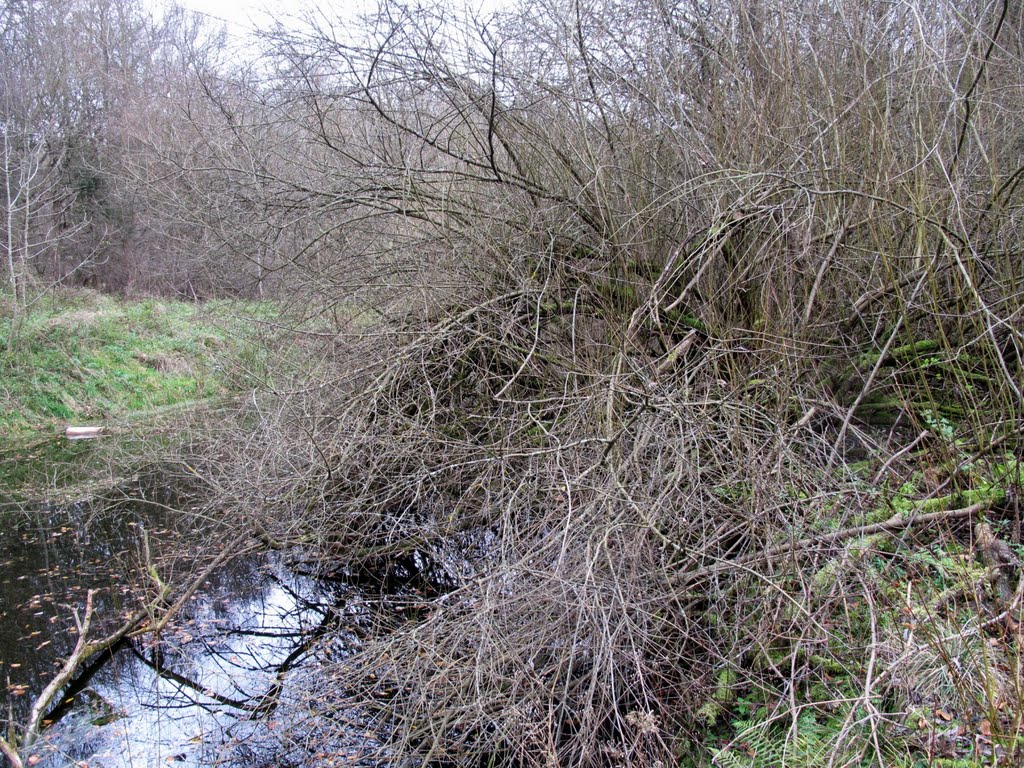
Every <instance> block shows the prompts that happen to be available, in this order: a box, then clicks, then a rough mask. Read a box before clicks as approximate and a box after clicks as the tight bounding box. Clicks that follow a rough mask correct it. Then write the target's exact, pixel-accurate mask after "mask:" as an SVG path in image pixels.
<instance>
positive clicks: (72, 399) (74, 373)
mask: <svg viewBox="0 0 1024 768" xmlns="http://www.w3.org/2000/svg"><path fill="white" fill-rule="evenodd" d="M10 302H11V298H10V296H7V295H5V296H2V297H0V434H2V435H6V436H8V437H10V436H12V435H19V434H25V433H29V432H31V431H34V430H44V431H46V430H53V429H57V428H59V427H60V426H62V425H64V424H66V423H82V422H101V421H103V420H106V419H112V418H119V417H124V416H127V415H129V414H134V413H137V412H140V411H149V410H152V409H157V408H162V407H167V406H174V405H179V404H181V403H185V402H189V401H193V400H200V399H205V398H209V397H214V396H217V395H223V394H227V393H229V392H230V391H232V390H234V389H237V388H239V387H241V386H243V385H244V383H245V381H246V377H247V375H248V374H247V373H246V372H247V371H249V372H251V369H252V366H251V365H246V364H245V363H246V361H248V362H249V363H251V362H252V361H253V360H254V359H255V357H256V355H255V354H254V353H253V346H252V343H251V340H252V338H253V330H252V329H253V327H254V325H253V323H252V322H251V320H252V318H253V317H254V315H256V314H258V313H259V311H260V309H259V307H257V306H253V305H247V304H244V303H240V302H231V303H228V302H217V303H211V304H206V305H197V304H189V303H184V302H178V301H172V300H167V299H143V300H134V301H128V300H121V299H117V298H114V297H111V296H106V295H103V294H100V293H97V292H95V291H88V290H75V291H73V292H60V293H55V294H53V295H51V296H49V297H47V298H45V299H44V300H43V301H42V302H40V303H39V304H37V305H36V306H35V307H33V308H32V311H31V313H29V314H28V315H27V316H26V317H23V318H22V319H21V320H20V321H19V322H18V323H17V324H15V323H13V322H12V319H11V318H12V312H11V306H10Z"/></svg>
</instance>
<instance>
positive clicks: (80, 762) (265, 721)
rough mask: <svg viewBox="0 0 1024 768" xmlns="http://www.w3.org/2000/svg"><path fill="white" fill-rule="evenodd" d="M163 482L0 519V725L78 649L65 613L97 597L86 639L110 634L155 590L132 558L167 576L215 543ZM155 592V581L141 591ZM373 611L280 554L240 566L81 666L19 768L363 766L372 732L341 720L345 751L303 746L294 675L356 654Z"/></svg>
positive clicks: (25, 509) (6, 508) (307, 724)
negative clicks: (162, 625) (160, 628)
mask: <svg viewBox="0 0 1024 768" xmlns="http://www.w3.org/2000/svg"><path fill="white" fill-rule="evenodd" d="M197 519H198V518H195V517H193V516H192V515H191V514H190V510H189V507H188V500H187V498H182V497H180V496H178V497H171V496H170V494H168V493H167V492H166V490H165V489H164V488H163V487H162V484H161V482H160V478H159V477H148V478H147V480H146V481H145V482H136V483H134V484H133V485H129V486H121V487H119V488H118V489H117V490H116V492H113V493H108V494H106V495H105V497H104V498H102V499H97V498H94V499H93V500H90V501H65V502H60V503H54V502H32V501H25V500H19V501H5V502H4V503H3V506H2V507H0V523H2V525H0V680H2V684H3V689H4V693H3V699H5V700H4V701H3V707H4V708H3V711H2V712H0V721H3V722H4V727H5V731H6V730H7V727H8V724H9V723H10V722H11V721H13V722H15V723H19V722H24V718H25V716H26V715H27V713H28V710H29V708H30V702H31V700H32V699H33V697H34V696H35V695H37V694H38V693H39V692H40V691H41V690H42V689H43V687H44V686H45V685H46V683H47V682H48V681H49V680H50V679H51V678H52V677H53V675H54V673H55V672H56V670H57V669H58V668H59V666H60V664H61V662H62V660H63V659H64V657H65V656H66V655H67V654H68V653H69V652H70V651H71V649H72V648H73V647H74V643H75V638H76V630H75V622H74V618H73V617H74V613H75V612H76V611H77V612H79V614H81V611H82V609H83V605H84V602H85V594H86V591H87V590H89V589H98V590H99V592H98V593H97V600H96V619H95V623H94V627H93V628H92V630H91V632H90V635H91V636H93V637H99V636H100V635H101V634H105V633H106V632H109V631H110V630H111V629H112V628H114V627H116V626H117V624H118V622H119V621H120V620H122V618H123V617H124V616H125V615H127V614H129V613H131V612H132V611H133V610H136V609H137V608H138V606H139V604H140V603H139V598H138V595H139V594H140V590H145V589H147V588H148V589H152V586H153V585H152V584H151V583H147V579H150V577H149V576H148V575H147V573H146V569H145V568H140V567H139V565H140V563H141V562H143V561H146V560H148V561H149V562H150V563H152V564H154V566H155V567H156V569H157V571H158V572H159V573H160V575H161V578H164V579H165V580H167V581H174V580H175V579H179V578H180V577H181V575H182V574H184V573H187V572H189V571H190V569H191V570H193V571H194V570H195V569H196V568H197V567H198V566H199V564H200V563H199V561H200V560H201V559H202V558H203V557H205V558H209V557H210V556H211V555H212V554H213V553H211V552H210V551H207V550H209V549H210V548H211V547H215V546H216V544H215V543H214V542H216V541H217V538H216V537H214V536H213V535H212V533H211V531H210V530H208V529H207V528H206V527H204V525H203V524H197ZM150 580H151V579H150ZM374 610H375V609H374V607H373V601H372V600H368V599H367V598H366V596H365V595H364V594H363V593H362V592H361V591H360V589H359V588H358V587H356V586H353V585H352V584H347V583H345V582H344V581H340V580H338V581H323V580H316V579H313V578H310V577H309V576H306V575H303V574H301V573H299V572H297V571H296V570H295V569H293V568H291V567H289V566H288V565H287V564H286V562H285V560H284V556H282V555H281V554H278V553H264V554H260V555H250V556H245V557H238V558H235V559H233V560H230V561H229V562H228V563H227V564H226V565H224V566H223V567H221V568H219V569H217V570H215V571H213V572H212V573H210V574H209V576H208V578H207V579H206V580H205V581H204V583H203V585H202V587H201V588H200V589H199V590H198V591H197V592H196V594H195V595H194V597H193V598H192V599H191V600H190V601H189V602H188V604H187V605H186V607H185V608H184V610H183V611H182V612H181V613H180V614H179V615H178V616H177V618H176V619H175V621H174V622H173V624H172V625H171V627H169V628H168V629H167V630H166V631H165V632H164V633H163V634H162V635H161V636H160V637H159V638H153V637H141V638H136V639H133V640H131V641H129V642H126V643H123V644H122V645H121V646H120V647H118V648H117V650H116V652H114V653H112V654H108V655H107V656H106V657H103V658H100V659H98V660H97V661H96V662H95V663H93V664H91V665H90V666H87V667H86V669H84V670H82V671H81V673H80V675H79V676H78V678H77V679H76V680H75V682H74V683H73V684H72V685H71V686H70V687H69V688H68V689H67V691H65V693H64V695H63V696H62V697H61V698H58V699H57V700H56V701H55V705H54V707H53V708H52V711H51V714H50V716H49V717H50V719H51V720H52V721H53V722H52V724H51V725H49V726H48V727H47V728H46V729H45V731H44V733H43V736H42V737H41V738H40V740H39V741H38V742H37V744H36V745H35V746H34V747H33V748H32V750H31V751H30V752H29V753H28V754H27V755H25V756H26V757H27V758H28V760H27V762H28V764H30V765H38V766H41V767H42V768H46V767H48V766H49V767H53V768H56V767H57V766H77V767H78V768H84V767H85V766H92V767H94V768H100V767H101V766H109V767H110V768H114V767H115V766H117V767H122V766H132V767H134V768H141V767H142V766H147V767H149V766H167V765H180V766H209V765H215V764H216V765H223V766H243V765H244V766H262V765H267V766H269V765H281V766H287V765H296V766H298V765H303V766H305V765H325V766H326V765H333V764H341V763H342V762H344V763H346V764H353V763H355V762H360V761H362V760H363V759H364V758H365V759H366V760H367V761H368V762H373V763H377V764H379V760H377V759H371V757H370V756H371V755H373V754H375V753H376V754H377V755H378V757H379V752H378V749H379V747H380V745H379V744H378V743H377V742H376V737H375V733H376V731H375V728H376V727H377V726H378V725H379V724H375V723H373V722H369V721H362V722H360V718H358V717H356V718H353V719H352V723H353V726H352V728H351V729H350V738H349V739H348V743H345V744H335V745H334V747H333V748H332V749H330V750H327V751H325V750H324V749H323V744H322V743H314V742H315V740H311V739H310V738H309V736H310V734H311V733H313V732H314V731H315V730H316V729H317V728H318V721H319V720H320V719H321V718H322V717H323V713H321V712H318V711H317V709H316V702H312V701H309V700H307V699H305V698H304V697H303V695H302V693H301V691H302V689H303V688H302V686H300V685H296V684H294V683H295V681H296V680H297V679H301V678H302V676H304V675H315V674H317V669H318V667H319V665H321V664H324V663H326V662H327V661H328V660H337V659H338V658H339V657H343V656H345V655H346V654H350V653H352V652H353V651H354V650H357V649H358V646H359V642H360V640H359V638H360V635H361V631H362V630H361V627H363V626H365V625H368V624H371V623H373V622H374V621H375V619H374V617H373V613H374Z"/></svg>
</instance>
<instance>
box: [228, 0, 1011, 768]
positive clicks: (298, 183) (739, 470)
mask: <svg viewBox="0 0 1024 768" xmlns="http://www.w3.org/2000/svg"><path fill="white" fill-rule="evenodd" d="M1021 13H1022V11H1021V8H1020V7H1019V6H1017V5H1014V4H1011V3H1009V2H1004V1H1003V0H996V1H995V2H992V1H988V0H986V1H984V2H973V3H969V4H967V5H965V4H963V3H951V2H945V1H939V2H906V3H898V4H892V3H876V2H871V1H870V0H846V1H845V2H839V3H834V2H827V3H826V2H816V1H814V0H806V1H803V0H778V2H773V1H768V0H734V1H733V2H725V3H707V4H705V3H700V2H692V3H671V2H654V3H650V4H642V5H640V6H637V5H636V4H634V3H625V2H623V3H618V2H615V1H614V0H608V1H607V2H603V3H600V4H596V5H595V4H589V5H584V4H582V3H578V2H562V1H561V0H548V1H547V2H540V3H531V4H530V5H529V6H528V7H527V6H524V7H522V8H521V9H518V10H508V11H503V12H501V13H499V14H496V15H494V16H491V17H488V18H478V19H473V18H468V17H466V16H465V15H461V14H458V13H455V12H453V11H450V10H448V9H446V8H442V7H438V6H430V7H425V6H407V5H402V4H398V3H387V4H384V5H382V6H381V8H380V9H379V12H378V13H377V14H376V15H374V16H373V17H371V18H370V19H368V20H367V21H366V23H365V24H364V25H363V26H361V27H359V29H358V31H355V32H353V30H352V29H351V28H342V26H341V25H340V24H339V25H338V26H332V25H331V23H330V19H329V18H327V17H326V16H325V15H324V14H318V15H315V16H312V17H310V18H309V19H308V20H307V26H306V27H304V30H305V31H303V32H293V33H283V32H282V33H280V34H277V35H274V36H273V38H272V40H271V41H270V42H271V44H272V46H271V47H272V52H271V61H272V62H273V63H274V68H275V69H274V77H273V78H272V79H271V82H272V86H268V85H267V84H266V83H265V84H264V85H263V87H262V88H261V89H260V94H261V96H260V103H259V109H258V110H255V111H253V112H251V113H250V114H251V115H252V119H251V122H248V123H246V122H244V121H240V122H238V123H236V125H237V133H236V137H237V141H238V144H239V145H240V146H244V147H246V148H247V152H248V154H247V155H246V157H247V163H246V169H245V173H244V174H242V173H239V174H238V176H237V178H238V180H239V186H242V185H243V184H244V185H245V189H246V190H247V194H257V193H262V197H259V198H258V199H259V200H260V201H261V202H262V205H263V206H264V208H263V210H264V216H263V217H262V218H260V219H259V226H260V227H262V229H254V230H252V231H251V232H249V233H247V237H251V236H253V235H254V234H255V235H256V236H257V237H258V239H259V241H260V242H262V243H265V244H269V243H280V242H285V238H293V239H292V240H291V243H292V245H295V244H300V245H301V247H300V248H297V249H293V253H292V257H291V258H290V260H289V263H288V274H289V285H290V286H292V287H293V288H294V289H295V290H296V291H297V294H296V295H298V296H300V297H301V298H302V307H303V309H307V310H311V313H310V314H312V315H314V316H315V317H317V318H318V320H317V322H319V325H318V326H316V325H315V326H312V328H313V329H314V330H315V331H316V332H319V333H324V334H325V335H327V336H328V337H329V338H330V340H331V341H330V344H331V346H330V350H329V353H330V357H329V358H328V359H329V361H334V362H328V363H327V364H326V365H325V367H324V369H323V370H322V372H321V375H319V376H318V377H317V378H316V379H315V380H314V381H312V382H305V383H304V385H303V386H301V387H297V388H296V389H295V390H293V391H291V392H290V393H280V397H279V398H278V399H277V400H276V402H277V403H278V404H279V405H280V408H279V409H278V410H273V409H269V408H268V407H267V404H264V405H262V406H261V407H260V409H259V417H260V421H259V423H260V428H259V434H258V439H256V440H252V439H250V437H249V436H247V438H246V440H247V445H246V446H238V451H239V456H240V462H241V464H242V465H243V466H245V467H246V471H245V474H244V477H243V476H242V474H241V473H237V472H236V473H234V474H233V475H231V476H230V477H228V478H225V479H224V481H223V482H224V483H225V484H226V485H227V486H228V487H231V488H232V492H233V493H234V494H235V496H236V497H237V498H241V499H245V500H246V502H245V503H246V504H247V508H249V509H251V499H252V498H253V497H254V496H255V497H258V498H262V499H265V500H266V501H265V503H264V504H263V505H262V506H261V507H260V508H259V509H257V510H256V512H255V513H254V514H256V515H257V517H258V518H259V520H260V523H259V525H260V526H261V530H262V531H263V535H265V536H266V537H267V538H268V540H271V541H277V542H279V543H287V542H300V541H301V542H303V543H304V544H306V545H309V544H310V543H311V542H313V543H315V546H316V547H317V548H318V549H319V552H320V553H321V556H322V558H323V563H324V565H325V567H327V568H342V569H345V568H348V569H356V570H358V569H359V568H360V567H364V566H366V564H367V563H376V564H377V565H378V566H379V564H380V563H382V562H383V563H387V562H392V561H393V560H389V558H392V559H398V560H394V561H395V562H397V561H400V559H401V558H402V557H407V556H412V553H415V557H413V561H414V562H417V563H419V564H420V566H423V567H425V568H427V569H428V570H430V569H432V572H433V573H435V574H436V573H438V572H443V574H444V578H443V579H442V582H443V583H445V584H448V585H449V586H451V584H452V583H453V584H454V586H453V587H452V588H451V589H450V590H449V589H445V590H442V592H443V594H430V593H429V589H427V587H424V589H427V594H424V595H421V597H420V598H418V600H417V601H416V606H417V607H416V611H415V612H416V615H417V616H418V617H419V618H418V620H416V621H411V622H409V623H407V624H404V625H400V626H399V627H398V628H397V630H396V629H395V627H389V628H388V632H386V633H382V634H381V636H379V637H370V638H366V639H365V640H364V642H363V643H362V645H361V646H360V652H359V653H358V654H357V655H356V656H355V657H353V658H350V659H347V660H346V661H344V662H339V663H338V664H336V665H335V666H334V667H332V669H331V670H330V672H331V674H330V675H328V676H326V677H325V676H319V677H318V678H317V679H316V680H314V681H311V694H310V695H311V704H310V706H311V711H314V712H317V713H318V714H324V715H328V716H329V715H330V713H334V715H335V716H336V717H338V719H339V720H341V721H344V720H345V717H346V716H345V713H346V712H350V711H351V710H350V707H353V706H355V705H356V704H358V705H360V706H362V707H370V708H371V709H375V710H379V711H380V712H381V721H380V722H381V727H382V728H384V727H385V724H386V725H389V726H390V727H391V728H393V731H392V732H393V734H394V735H393V737H392V740H391V746H390V749H391V750H392V752H391V754H395V753H401V754H414V755H418V756H419V757H420V758H422V759H428V760H442V761H445V762H454V763H458V764H460V765H470V764H474V763H476V762H477V761H479V760H481V759H485V758H486V759H500V760H512V761H513V762H516V763H519V762H521V763H524V764H531V765H532V764H542V763H546V764H571V765H597V764H646V765H650V764H652V763H657V761H661V762H662V763H665V762H667V761H669V760H678V759H680V757H679V756H680V754H681V753H686V752H689V753H690V754H691V756H692V755H698V757H696V758H695V759H708V758H709V754H710V753H709V752H708V751H707V748H708V745H709V744H713V743H714V738H713V736H709V734H714V733H716V732H717V733H721V734H722V735H723V737H724V738H725V739H726V741H723V742H720V743H719V744H720V745H727V748H725V749H724V750H722V751H720V752H718V753H717V759H718V760H719V762H720V763H722V764H763V765H776V764H781V763H786V762H787V761H788V762H789V764H800V761H804V762H806V763H810V764H831V765H858V764H864V765H868V764H872V765H878V764H882V765H894V764H901V763H904V762H905V763H906V764H910V763H911V762H912V760H913V759H915V756H918V757H919V756H920V755H922V754H925V755H927V754H931V755H933V756H934V754H935V749H936V748H935V746H934V745H935V743H936V742H935V741H934V739H933V741H932V742H931V745H932V746H930V747H929V746H928V744H926V743H925V742H927V738H926V737H925V736H923V735H919V733H918V730H917V729H918V728H919V722H925V720H916V719H914V718H915V717H917V715H915V714H914V713H915V712H918V711H919V710H918V709H916V708H920V707H924V710H920V711H927V712H932V711H934V710H933V709H928V708H929V707H931V708H934V707H936V706H947V704H946V703H947V702H950V703H948V706H949V707H950V708H951V709H955V710H956V712H957V717H959V718H962V721H963V722H966V723H972V724H976V723H978V722H980V720H981V718H982V717H984V718H985V722H986V723H988V725H987V726H985V728H987V730H989V731H992V730H993V729H995V731H996V732H998V733H1001V734H1007V735H1006V737H1005V738H1004V739H1003V740H1002V741H999V746H998V749H997V748H996V747H993V748H992V749H995V750H996V751H997V752H998V751H999V750H1002V752H1000V754H1002V755H1004V756H1005V755H1006V754H1011V753H1013V754H1016V753H1014V752H1013V750H1016V749H1017V747H1016V741H1014V738H1013V737H1010V736H1009V735H1008V734H1010V733H1011V732H1013V731H1014V729H1015V728H1017V727H1018V726H1019V725H1020V723H1019V715H1013V716H1011V715H1009V714H1008V713H1009V712H1010V711H1011V710H1015V711H1017V712H1019V711H1020V708H1019V706H1016V705H1015V704H1014V705H1010V704H1009V703H1008V702H1011V701H1012V702H1017V701H1019V696H1020V691H1021V676H1020V666H1019V662H1018V656H1017V653H1018V646H1017V640H1016V639H1014V637H1017V638H1018V639H1019V635H1017V636H1014V635H1013V634H1012V631H1015V630H1013V629H1012V628H1013V627H1014V626H1015V622H1016V621H1017V619H1016V618H1014V617H1015V616H1018V614H1017V613H1016V612H1017V611H1018V610H1019V606H1020V587H1019V584H1020V582H1019V571H1018V570H1017V569H1016V567H1015V566H1014V565H1013V564H1012V558H1013V557H1015V555H1006V556H1005V557H1002V559H1000V557H1001V556H999V555H998V553H1003V554H1005V553H1006V552H1012V548H1008V547H1010V545H1008V544H1007V543H1006V541H1003V539H1006V540H1008V541H1010V542H1012V543H1014V544H1016V543H1019V513H1018V507H1017V504H1018V502H1017V498H1018V494H1019V491H1020V470H1019V465H1018V464H1017V463H1016V458H1015V457H1016V456H1017V455H1019V450H1020V440H1021V432H1020V424H1021V407H1022V406H1021V402H1022V401H1021V397H1020V386H1021V381H1022V376H1021V355H1022V350H1024V347H1022V342H1024V337H1022V335H1021V334H1022V329H1024V320H1022V316H1021V306H1022V304H1021V278H1022V275H1021V264H1022V262H1021V259H1020V251H1019V247H1018V243H1019V239H1020V216H1019V202H1020V180H1021V178H1022V173H1024V154H1022V145H1021V143H1020V142H1019V141H1018V139H1017V137H1016V134H1015V130H1016V129H1015V125H1016V123H1017V120H1018V117H1019V115H1020V114H1021V107H1022V106H1024V105H1022V101H1021V86H1022V85H1024V81H1022V75H1024V71H1022V67H1021V64H1022V60H1021V36H1020V33H1021V25H1022V21H1024V18H1022V16H1021ZM252 104H253V102H251V101H250V105H252ZM233 114H234V115H235V116H236V117H237V113H233ZM228 157H231V155H230V151H229V152H228V153H227V154H225V158H228ZM250 161H251V165H252V167H258V169H259V170H258V172H256V171H253V172H252V173H251V174H250ZM224 164H225V166H226V165H227V161H226V160H225V163H224ZM250 199H251V198H249V197H247V198H246V200H247V202H248V201H249V200H250ZM367 314H369V315H370V316H372V317H373V318H374V322H373V324H372V326H371V327H372V330H371V331H370V332H368V333H361V332H360V329H362V330H364V331H365V325H364V324H365V322H366V321H365V318H366V316H367ZM346 321H347V322H346ZM335 323H336V324H335ZM307 327H309V326H307ZM296 427H298V428H296ZM1015 526H1016V528H1015ZM993 530H995V531H996V533H993ZM993 541H998V542H1000V544H1001V547H1003V548H1000V547H999V546H996V545H995V544H993V543H992V542H993ZM932 545H934V549H931V550H929V549H928V548H927V547H930V546H932ZM453 550H455V551H458V552H462V553H463V554H462V557H461V559H460V557H457V556H455V555H453V554H452V552H453ZM997 551H998V553H997ZM467 552H469V553H473V554H472V555H466V554H465V553H467ZM928 552H930V553H931V554H930V555H928V556H929V557H931V560H927V557H926V556H925V555H924V554H922V553H928ZM993 553H997V554H993ZM403 562H404V561H403ZM936 563H939V564H938V565H936ZM346 572H350V571H346ZM1007 622H1009V623H1007ZM1007 627H1010V628H1011V629H1010V630H1007V629H1006V628H1007ZM1006 632H1009V634H1006ZM388 692H391V693H390V694H389V693H388ZM395 692H401V694H400V695H392V694H395ZM381 699H386V702H387V703H386V704H385V705H381V704H380V701H381ZM364 711H365V710H364ZM944 711H945V710H944ZM726 715H728V716H730V717H732V718H734V719H735V720H736V722H737V723H739V724H738V725H735V726H734V727H733V728H732V729H730V728H729V727H726V728H724V729H723V730H720V731H715V729H716V728H721V727H722V726H723V718H724V717H725V716H726ZM328 719H329V717H328ZM928 722H931V721H930V720H928ZM967 727H968V728H971V727H974V726H973V725H971V726H967ZM326 728H327V731H326V732H327V733H328V734H329V732H330V726H326ZM926 733H932V732H926ZM737 734H738V735H737ZM733 736H735V737H736V738H735V739H734V740H733V741H731V742H729V741H728V739H729V738H732V737H733ZM296 738H297V739H307V738H309V733H305V732H304V733H301V734H296ZM318 738H326V743H329V742H330V739H329V736H328V737H324V735H323V732H320V735H319V737H318ZM985 738H988V739H989V740H990V742H991V739H992V737H991V736H986V737H985ZM318 743H324V742H319V741H318ZM695 744H703V745H704V746H703V747H694V745H695ZM929 750H932V751H931V752H929ZM953 751H954V752H955V748H954V749H953ZM700 755H703V758H701V757H699V756H700ZM779 755H782V758H781V763H780V759H778V758H779ZM787 755H788V757H787ZM730 761H731V763H730ZM758 761H760V762H758Z"/></svg>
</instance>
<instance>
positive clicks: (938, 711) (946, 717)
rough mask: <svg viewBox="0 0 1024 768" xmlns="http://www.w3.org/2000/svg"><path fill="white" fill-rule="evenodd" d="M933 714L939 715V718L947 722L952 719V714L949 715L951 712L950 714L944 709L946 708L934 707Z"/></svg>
mask: <svg viewBox="0 0 1024 768" xmlns="http://www.w3.org/2000/svg"><path fill="white" fill-rule="evenodd" d="M935 714H936V715H938V716H939V717H941V718H942V719H943V720H945V721H946V722H947V723H948V722H949V721H950V720H952V719H953V715H951V714H950V713H949V712H947V711H946V710H944V709H936V710H935Z"/></svg>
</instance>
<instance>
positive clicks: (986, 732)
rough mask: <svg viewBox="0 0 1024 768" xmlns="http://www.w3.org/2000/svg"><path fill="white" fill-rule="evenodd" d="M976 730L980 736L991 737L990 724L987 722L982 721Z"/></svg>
mask: <svg viewBox="0 0 1024 768" xmlns="http://www.w3.org/2000/svg"><path fill="white" fill-rule="evenodd" d="M978 730H979V731H980V732H981V735H982V736H991V735H992V723H990V722H989V721H988V720H982V721H981V722H980V723H979V724H978Z"/></svg>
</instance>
